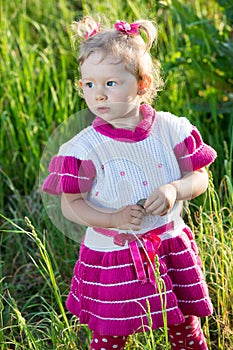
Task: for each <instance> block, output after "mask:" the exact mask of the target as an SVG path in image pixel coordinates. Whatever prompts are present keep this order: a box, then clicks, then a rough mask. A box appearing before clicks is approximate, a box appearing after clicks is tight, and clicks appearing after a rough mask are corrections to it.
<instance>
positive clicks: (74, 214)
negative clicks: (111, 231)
mask: <svg viewBox="0 0 233 350" xmlns="http://www.w3.org/2000/svg"><path fill="white" fill-rule="evenodd" d="M86 195H87V194H67V193H63V194H62V196H61V209H62V213H63V215H64V216H65V218H66V219H68V220H70V221H72V222H75V223H78V224H81V225H85V226H96V227H104V228H119V229H122V230H130V229H131V230H133V231H138V230H140V229H141V222H142V219H143V216H144V215H143V213H144V209H143V208H141V207H140V206H138V205H128V206H125V207H123V208H120V209H118V210H110V209H106V208H100V207H97V206H95V205H94V204H92V203H91V202H89V201H88V200H87V199H86Z"/></svg>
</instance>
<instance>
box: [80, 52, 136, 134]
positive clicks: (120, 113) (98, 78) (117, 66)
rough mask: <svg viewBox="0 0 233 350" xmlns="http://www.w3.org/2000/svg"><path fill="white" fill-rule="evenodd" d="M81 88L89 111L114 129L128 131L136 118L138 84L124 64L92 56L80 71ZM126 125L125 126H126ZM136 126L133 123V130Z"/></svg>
mask: <svg viewBox="0 0 233 350" xmlns="http://www.w3.org/2000/svg"><path fill="white" fill-rule="evenodd" d="M80 70H81V77H82V79H81V80H80V85H81V87H82V89H83V93H84V98H85V100H86V103H87V105H88V107H89V109H90V110H91V111H92V113H94V114H95V115H97V116H99V117H101V118H102V119H104V120H105V121H107V122H109V123H111V124H112V125H113V126H114V127H122V125H124V124H125V125H124V126H125V127H128V128H130V127H131V119H132V118H133V119H134V120H136V119H137V118H139V105H140V98H139V96H138V81H137V79H136V77H135V76H134V75H133V74H131V73H130V72H129V71H128V70H126V68H125V66H124V63H122V62H120V63H119V62H116V60H115V62H114V58H112V57H110V56H107V57H105V58H104V60H102V53H100V52H96V53H92V54H91V55H90V56H89V57H88V58H87V59H86V60H85V61H84V63H83V64H82V66H81V67H80ZM127 123H128V125H127ZM133 124H135V123H132V127H133V126H135V125H133Z"/></svg>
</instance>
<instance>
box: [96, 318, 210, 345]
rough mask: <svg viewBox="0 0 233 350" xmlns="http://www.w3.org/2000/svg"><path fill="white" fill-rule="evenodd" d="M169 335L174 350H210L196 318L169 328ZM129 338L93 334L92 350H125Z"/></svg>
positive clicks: (187, 319)
mask: <svg viewBox="0 0 233 350" xmlns="http://www.w3.org/2000/svg"><path fill="white" fill-rule="evenodd" d="M168 334H169V337H170V341H171V344H172V349H173V350H208V348H207V345H206V341H205V338H204V335H203V332H202V329H201V326H200V324H199V321H198V318H197V317H196V316H185V322H184V323H182V324H180V325H174V326H169V330H168ZM126 340H127V337H126V336H125V337H122V336H109V335H107V336H104V335H99V334H98V333H97V332H93V335H92V341H91V346H90V349H91V350H110V349H111V350H113V349H116V350H123V349H124V346H125V343H126Z"/></svg>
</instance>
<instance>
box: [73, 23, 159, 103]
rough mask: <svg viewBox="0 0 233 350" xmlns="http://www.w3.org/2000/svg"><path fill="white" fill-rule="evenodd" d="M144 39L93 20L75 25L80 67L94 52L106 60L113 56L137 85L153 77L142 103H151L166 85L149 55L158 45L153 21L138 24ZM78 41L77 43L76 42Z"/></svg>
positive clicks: (75, 39)
mask: <svg viewBox="0 0 233 350" xmlns="http://www.w3.org/2000/svg"><path fill="white" fill-rule="evenodd" d="M135 23H137V24H138V26H139V28H140V30H141V31H143V33H144V37H145V40H144V39H143V38H142V35H130V34H126V33H124V32H122V31H119V30H116V29H115V28H114V29H110V28H102V26H101V29H100V25H99V23H98V22H96V21H95V20H94V19H93V18H92V17H91V16H85V17H84V18H83V19H82V20H80V21H78V22H73V23H72V26H71V28H72V31H73V32H74V36H73V43H74V46H76V44H77V42H78V41H80V39H82V40H81V43H80V45H79V55H78V63H79V67H81V65H82V64H83V62H84V61H85V60H86V59H87V58H88V57H89V56H90V55H91V54H92V53H94V52H96V51H97V50H99V51H100V52H102V53H103V59H104V58H105V57H106V56H107V55H110V56H112V57H114V58H116V59H117V60H118V62H123V63H124V64H125V68H126V69H127V70H128V71H129V72H130V73H131V74H133V75H134V76H135V77H136V79H137V80H138V81H140V80H143V77H144V76H148V75H149V76H150V77H151V79H152V83H151V85H150V88H149V89H147V91H146V92H145V93H144V94H143V95H141V100H142V101H144V102H147V103H151V101H152V99H153V97H154V96H156V94H157V91H159V90H161V88H162V86H163V81H162V79H161V76H160V64H159V62H158V61H157V60H156V59H154V60H152V57H151V55H150V49H151V47H152V45H153V43H154V42H157V28H156V27H155V26H154V25H153V23H152V22H151V21H148V20H142V19H141V20H138V21H135V22H134V24H135ZM77 39H78V40H77Z"/></svg>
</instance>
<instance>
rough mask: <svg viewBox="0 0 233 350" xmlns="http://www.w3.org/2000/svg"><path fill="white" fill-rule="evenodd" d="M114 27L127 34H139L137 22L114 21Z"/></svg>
mask: <svg viewBox="0 0 233 350" xmlns="http://www.w3.org/2000/svg"><path fill="white" fill-rule="evenodd" d="M114 27H115V29H116V30H119V31H120V32H123V33H125V34H127V35H139V34H140V33H139V30H138V28H139V27H140V25H139V24H138V23H132V24H129V23H128V22H123V21H116V23H115V24H114Z"/></svg>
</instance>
